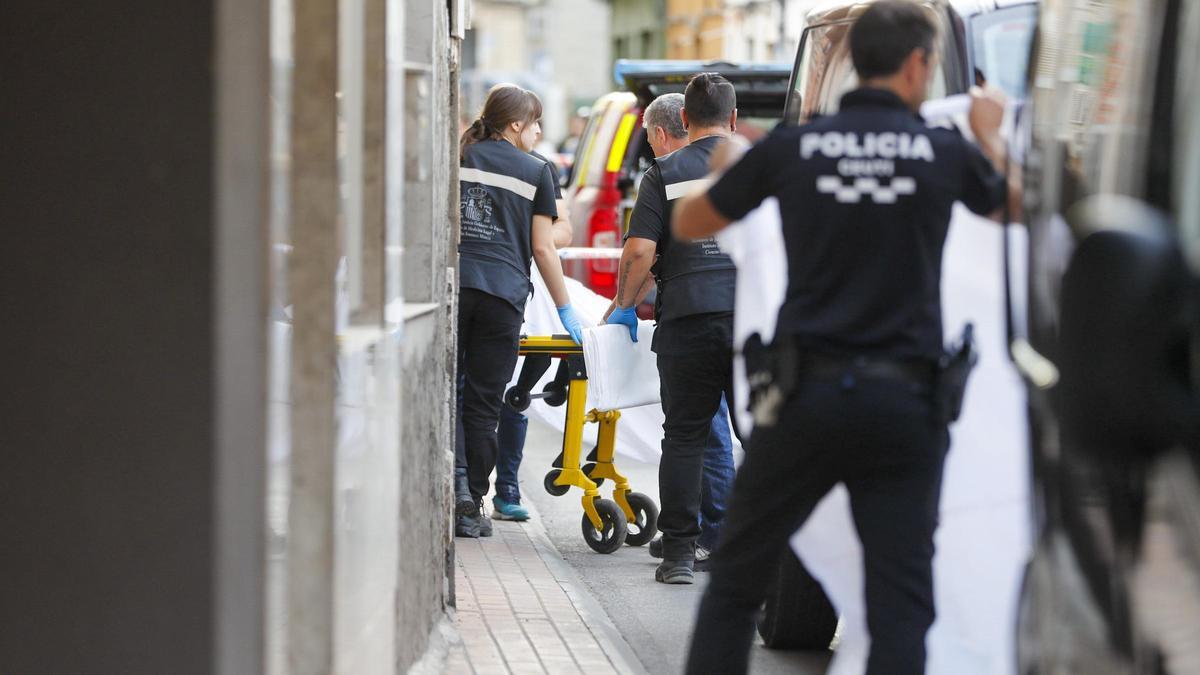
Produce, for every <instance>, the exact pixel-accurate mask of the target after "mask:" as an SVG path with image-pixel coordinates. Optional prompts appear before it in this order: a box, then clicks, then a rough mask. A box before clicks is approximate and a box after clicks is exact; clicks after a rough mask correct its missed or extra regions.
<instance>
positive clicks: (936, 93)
mask: <svg viewBox="0 0 1200 675" xmlns="http://www.w3.org/2000/svg"><path fill="white" fill-rule="evenodd" d="M941 18H942V17H940V15H939V17H938V21H939V24H941V31H942V35H943V36H944V37H943V39H942V54H941V58H940V59H938V65H937V72H936V73H935V74H934V77H933V84H932V86H931V87H930V90H929V98H942V97H943V96H946V92H947V85H946V72H945V63H946V60H947V58H955V57H954V56H953V54H954V51H953V49H951V48H950V44H951V43H952V41H953V37H952V36H950V35H949V34H948V33H947V28H946V26H945V22H944V21H942V20H941ZM853 25H854V22H853V21H839V22H835V23H827V24H822V25H817V26H811V27H809V28H808V29H806V30H805V31H804V37H803V38H802V39H801V41H800V53H799V55H798V56H797V59H796V66H795V69H796V72H795V75H794V77H793V78H792V91H790V92H788V103H787V109H786V111H785V117H784V121H785V122H786V123H788V124H800V123H802V122H804V121H807V120H808V119H809V118H811V117H812V116H813V115H814V114H819V115H828V114H831V113H834V112H837V108H838V103H839V102H840V101H841V98H842V94H845V93H846V92H848V91H850V90H851V89H854V88H855V87H857V86H858V76H857V75H855V73H854V63H853V62H852V61H851V59H850V27H851V26H853Z"/></svg>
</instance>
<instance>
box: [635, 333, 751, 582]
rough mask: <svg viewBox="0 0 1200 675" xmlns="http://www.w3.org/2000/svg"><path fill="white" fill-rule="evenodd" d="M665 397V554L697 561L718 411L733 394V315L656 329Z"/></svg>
mask: <svg viewBox="0 0 1200 675" xmlns="http://www.w3.org/2000/svg"><path fill="white" fill-rule="evenodd" d="M654 346H655V350H656V351H657V352H658V376H659V387H660V392H661V397H662V407H663V415H664V417H665V420H664V421H663V441H662V459H661V461H660V462H659V465H658V496H659V500H660V501H661V502H662V512H661V513H660V514H659V516H658V529H659V530H660V531H661V532H662V533H663V557H664V558H666V559H668V560H691V559H693V558H694V557H695V545H696V540H697V539H699V537H700V484H701V478H702V473H703V470H704V450H705V447H706V446H707V444H708V434H709V431H710V430H711V429H712V419H713V415H716V414H717V409H718V408H720V406H721V395H722V394H725V398H726V400H727V401H729V402H730V404H732V402H733V400H734V398H733V351H732V350H733V316H732V315H731V314H702V315H697V316H690V317H685V318H683V319H677V320H674V321H668V322H664V323H662V324H660V325H659V326H658V328H657V330H656V331H655V335H654Z"/></svg>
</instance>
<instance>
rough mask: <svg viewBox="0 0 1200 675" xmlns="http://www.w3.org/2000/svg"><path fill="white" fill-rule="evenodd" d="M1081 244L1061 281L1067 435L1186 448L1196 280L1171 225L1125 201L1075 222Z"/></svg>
mask: <svg viewBox="0 0 1200 675" xmlns="http://www.w3.org/2000/svg"><path fill="white" fill-rule="evenodd" d="M1067 220H1068V222H1069V223H1070V225H1071V227H1072V228H1073V229H1074V230H1075V231H1076V233H1077V235H1078V238H1079V244H1078V246H1077V247H1076V249H1075V252H1074V255H1073V256H1072V258H1071V261H1070V264H1069V265H1068V267H1067V271H1066V273H1065V274H1064V276H1063V280H1062V297H1061V307H1062V310H1061V316H1060V327H1059V340H1058V350H1057V351H1058V353H1057V354H1055V355H1054V358H1055V361H1056V362H1057V364H1058V366H1059V371H1060V373H1061V380H1060V382H1059V385H1058V387H1057V388H1056V389H1055V391H1056V397H1055V398H1056V406H1057V407H1058V408H1059V410H1060V412H1061V420H1062V423H1063V425H1064V432H1065V433H1069V434H1070V435H1071V436H1073V437H1075V438H1077V439H1079V440H1080V441H1083V443H1084V445H1085V446H1086V447H1089V448H1093V449H1096V450H1100V451H1111V452H1129V451H1134V452H1154V451H1157V450H1161V449H1165V448H1167V447H1169V446H1171V445H1172V444H1174V443H1177V442H1180V441H1182V440H1183V439H1184V438H1185V437H1186V436H1187V435H1188V433H1189V428H1190V427H1191V426H1192V425H1193V424H1194V422H1193V421H1192V420H1193V415H1194V414H1195V411H1196V406H1195V402H1194V401H1193V398H1192V394H1191V390H1190V385H1189V377H1190V375H1189V368H1188V360H1189V339H1190V337H1189V331H1190V326H1189V325H1188V317H1187V312H1188V303H1189V285H1190V283H1191V282H1190V275H1189V273H1188V271H1187V267H1186V265H1185V263H1184V259H1183V255H1182V252H1181V250H1180V248H1179V246H1178V244H1177V242H1176V240H1175V238H1174V237H1173V235H1172V234H1171V228H1170V227H1169V222H1168V219H1167V217H1166V216H1165V215H1164V214H1162V213H1161V212H1159V211H1157V210H1155V209H1153V208H1151V207H1150V206H1148V205H1146V204H1144V203H1142V202H1140V201H1137V200H1134V199H1130V198H1127V197H1116V196H1111V195H1105V196H1098V197H1091V198H1088V199H1085V200H1083V201H1081V202H1080V203H1078V204H1077V205H1076V206H1075V207H1073V208H1072V209H1071V211H1070V212H1069V213H1068V214H1067Z"/></svg>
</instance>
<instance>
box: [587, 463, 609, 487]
mask: <svg viewBox="0 0 1200 675" xmlns="http://www.w3.org/2000/svg"><path fill="white" fill-rule="evenodd" d="M595 470H596V464H595V463H594V462H590V463H588V464H584V465H583V475H585V476H587V477H588V478H591V479H592V482H593V483H595V484H596V487H600V486H601V485H604V479H603V478H593V477H592V472H593V471H595Z"/></svg>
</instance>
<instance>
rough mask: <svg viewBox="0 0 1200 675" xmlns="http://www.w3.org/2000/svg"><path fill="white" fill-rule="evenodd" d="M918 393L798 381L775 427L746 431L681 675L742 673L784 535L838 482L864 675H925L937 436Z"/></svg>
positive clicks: (938, 478) (940, 428) (845, 381)
mask: <svg viewBox="0 0 1200 675" xmlns="http://www.w3.org/2000/svg"><path fill="white" fill-rule="evenodd" d="M925 389H926V387H923V386H922V385H916V384H912V383H905V382H900V381H893V380H865V379H856V378H855V377H853V376H851V375H847V376H846V377H844V378H842V379H840V380H832V379H830V380H802V381H801V382H800V383H799V384H798V386H797V389H796V391H795V392H794V393H793V394H792V395H791V396H790V397H789V399H788V401H787V402H786V403H785V404H784V409H783V411H782V414H781V415H780V416H779V423H778V424H776V425H775V426H774V427H770V428H763V427H758V428H755V430H754V433H753V435H752V438H751V441H750V448H749V449H748V450H747V453H746V460H745V462H744V463H743V464H742V466H741V468H740V469H739V471H738V474H737V478H736V479H735V480H734V485H733V496H732V498H731V500H730V506H729V510H728V512H727V513H726V517H725V524H724V526H723V527H722V529H721V539H720V542H719V543H718V545H717V551H716V553H715V554H714V556H713V559H712V563H711V565H710V571H711V580H710V583H709V585H708V588H707V589H706V590H705V593H704V598H703V600H702V602H701V605H700V612H699V616H698V618H697V623H696V632H695V634H694V636H693V638H692V646H691V653H690V655H689V658H688V668H687V672H688V673H693V674H696V675H699V674H700V673H745V672H746V668H747V659H748V657H749V650H750V644H751V639H752V637H753V631H754V619H755V616H756V613H757V612H758V611H759V607H760V606H761V604H762V602H763V599H764V595H765V590H766V586H767V584H768V583H770V581H771V578H772V572H771V571H772V570H774V569H775V564H776V561H777V560H778V559H779V556H780V555H782V554H783V553H784V552H785V549H786V547H787V543H788V538H789V537H790V536H791V534H792V533H793V532H795V531H796V529H797V528H799V527H800V526H801V525H802V524H803V523H804V521H805V520H806V519H807V518H808V516H809V514H810V513H811V512H812V510H813V508H814V507H815V506H816V504H817V502H818V501H820V499H821V498H822V497H823V496H824V495H825V493H827V492H828V491H829V490H830V488H832V487H833V486H834V485H835V484H837V483H839V482H842V483H845V485H846V487H847V489H848V491H849V493H850V506H851V511H852V514H853V517H854V524H855V528H856V529H857V531H858V536H859V538H860V539H861V541H862V545H863V556H864V564H865V569H864V572H865V574H864V579H865V588H864V593H865V599H866V606H867V627H868V630H869V631H870V634H871V652H870V656H869V658H868V661H867V673H868V674H869V675H882V674H885V673H886V674H887V675H908V674H911V675H918V674H920V673H923V672H924V670H925V633H926V632H927V631H928V630H929V626H930V624H932V623H933V618H934V606H933V570H932V561H933V533H934V530H935V528H936V526H937V509H938V499H939V496H940V493H941V484H942V466H943V463H944V460H945V454H946V449H947V447H948V443H949V435H948V433H947V430H946V427H945V425H944V424H940V423H937V422H936V421H935V420H934V415H933V411H932V403H931V400H930V396H929V394H928V392H927V391H925Z"/></svg>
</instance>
